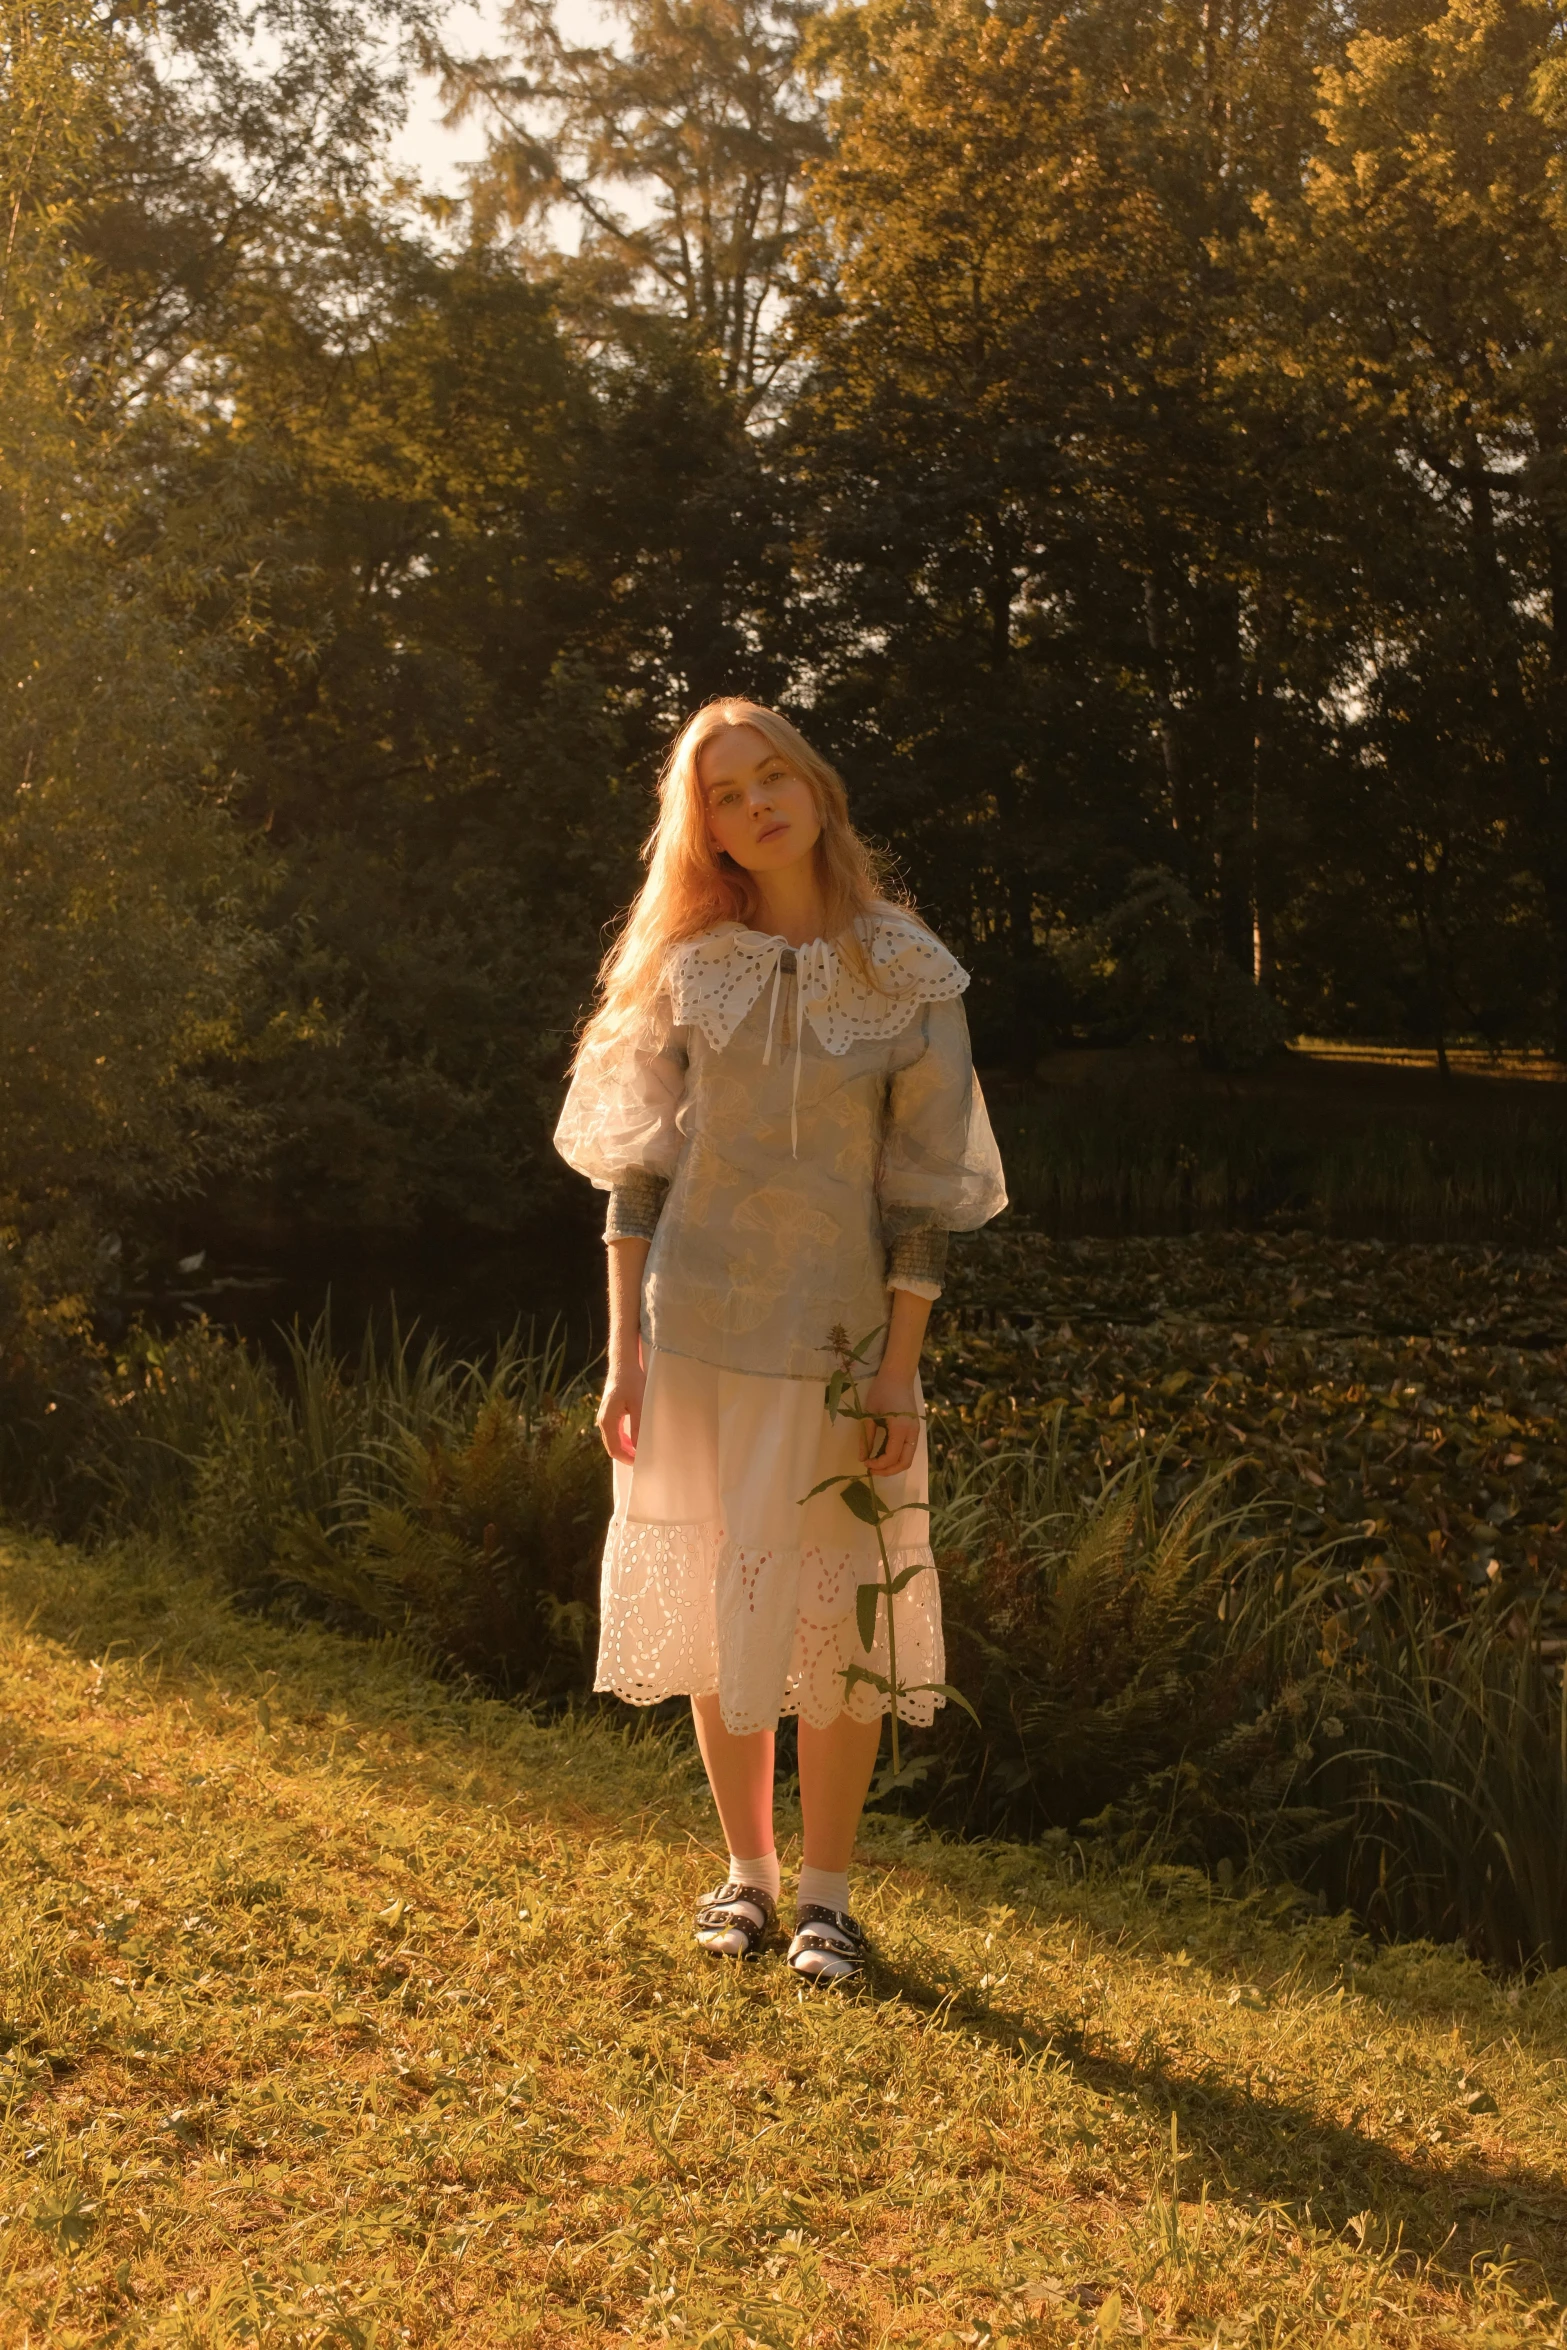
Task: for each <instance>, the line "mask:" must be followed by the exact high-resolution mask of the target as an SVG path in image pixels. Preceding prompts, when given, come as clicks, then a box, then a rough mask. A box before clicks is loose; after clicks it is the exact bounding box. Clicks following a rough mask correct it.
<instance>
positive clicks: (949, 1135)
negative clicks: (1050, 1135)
mask: <svg viewBox="0 0 1567 2350" xmlns="http://www.w3.org/2000/svg"><path fill="white" fill-rule="evenodd" d="M916 1033H917V1035H918V1037H919V1040H920V1044H921V1047H922V1049H921V1050H920V1051H919V1052H918V1053H917V1054H916V1056H915V1057H914V1058H913V1059H912V1060H910V1061H909V1062H908V1063H907V1064H906V1065H905V1066H904V1067H903V1068H901V1069H899V1070H898V1071H897V1072H896V1074H895V1075H894V1077H893V1078H892V1081H891V1088H890V1093H889V1098H888V1104H887V1128H886V1137H885V1140H884V1142H883V1146H882V1161H881V1173H880V1177H879V1180H878V1182H877V1193H878V1196H879V1198H880V1202H881V1213H882V1228H883V1231H884V1232H885V1234H886V1239H887V1279H888V1282H889V1285H890V1286H891V1287H893V1288H902V1289H913V1290H915V1291H917V1292H918V1293H919V1294H920V1295H921V1296H923V1297H935V1296H937V1295H939V1293H940V1288H941V1277H942V1272H943V1268H944V1265H945V1260H946V1235H947V1234H948V1233H949V1232H974V1231H977V1230H978V1228H979V1226H980V1225H981V1224H988V1223H989V1221H990V1219H991V1217H992V1216H998V1215H999V1214H1000V1213H1001V1210H1002V1209H1003V1208H1004V1207H1005V1206H1006V1204H1007V1193H1006V1184H1005V1181H1004V1179H1003V1176H1002V1172H1001V1154H1000V1152H999V1151H998V1150H997V1148H996V1138H995V1136H994V1135H993V1134H992V1133H991V1130H990V1119H989V1117H988V1115H987V1113H986V1110H985V1097H984V1095H983V1094H982V1093H981V1092H980V1089H979V1080H978V1078H977V1077H976V1076H975V1075H974V1062H973V1057H972V1054H971V1053H970V1050H969V1035H968V1022H967V1020H966V1019H965V1017H964V1013H963V1005H962V1002H961V1000H960V999H959V998H958V997H956V996H953V997H950V998H949V999H948V1000H947V1001H945V1002H943V1003H937V1004H926V1005H925V1007H924V1009H923V1010H922V1012H921V1013H920V1018H919V1024H918V1028H917V1032H916Z"/></svg>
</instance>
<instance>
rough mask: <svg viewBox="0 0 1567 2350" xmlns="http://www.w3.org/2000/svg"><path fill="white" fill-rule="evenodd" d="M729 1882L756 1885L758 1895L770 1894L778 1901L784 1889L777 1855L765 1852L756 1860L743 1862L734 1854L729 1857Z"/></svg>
mask: <svg viewBox="0 0 1567 2350" xmlns="http://www.w3.org/2000/svg"><path fill="white" fill-rule="evenodd" d="M729 1882H730V1884H731V1885H754V1886H755V1887H756V1890H757V1892H758V1893H770V1894H771V1895H772V1897H773V1899H774V1901H776V1900H777V1899H778V1895H779V1892H780V1891H781V1889H782V1888H781V1886H780V1882H779V1871H778V1855H777V1853H776V1852H764V1853H760V1854H759V1855H758V1856H757V1858H756V1859H754V1860H743V1859H741V1858H740V1857H739V1856H738V1855H737V1854H735V1853H733V1852H732V1853H731V1854H730V1855H729Z"/></svg>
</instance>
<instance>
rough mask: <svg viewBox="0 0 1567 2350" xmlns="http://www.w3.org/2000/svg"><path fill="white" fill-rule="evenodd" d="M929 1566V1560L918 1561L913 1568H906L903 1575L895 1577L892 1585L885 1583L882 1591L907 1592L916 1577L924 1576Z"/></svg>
mask: <svg viewBox="0 0 1567 2350" xmlns="http://www.w3.org/2000/svg"><path fill="white" fill-rule="evenodd" d="M929 1565H930V1561H929V1559H916V1560H915V1561H914V1564H913V1566H912V1567H905V1568H904V1569H903V1570H902V1572H901V1574H897V1575H894V1576H893V1578H892V1582H891V1584H890V1585H889V1584H885V1583H884V1584H883V1585H882V1589H883V1590H884V1591H886V1590H889V1589H890V1590H891V1591H893V1592H894V1593H897V1592H899V1591H907V1589H908V1587H909V1585H910V1584H911V1583H912V1582H913V1580H914V1578H915V1576H916V1575H923V1574H924V1572H925V1570H926V1568H927V1567H928V1566H929Z"/></svg>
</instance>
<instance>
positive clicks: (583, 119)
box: [447, 0, 822, 407]
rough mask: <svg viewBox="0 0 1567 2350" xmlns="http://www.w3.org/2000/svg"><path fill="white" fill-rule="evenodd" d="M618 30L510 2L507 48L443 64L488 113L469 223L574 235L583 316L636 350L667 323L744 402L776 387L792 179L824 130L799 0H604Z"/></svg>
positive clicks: (571, 276) (566, 269)
mask: <svg viewBox="0 0 1567 2350" xmlns="http://www.w3.org/2000/svg"><path fill="white" fill-rule="evenodd" d="M610 14H611V16H612V19H613V21H614V23H615V25H616V27H617V28H618V29H620V30H621V31H623V35H624V39H623V42H622V41H619V40H615V39H611V40H609V41H606V42H600V43H594V42H573V41H570V40H568V39H567V38H566V37H565V35H564V34H563V33H562V32H561V29H560V25H559V21H558V19H557V17H556V14H555V11H554V8H553V7H552V6H551V5H550V4H549V0H512V5H510V6H509V7H508V8H507V10H506V12H505V20H506V25H507V30H508V33H509V36H510V53H509V55H508V56H507V57H505V58H500V59H473V60H468V61H458V60H456V59H448V60H447V89H448V93H449V95H450V99H451V105H452V119H454V120H461V119H463V117H464V116H466V115H469V114H473V113H479V114H482V115H484V116H486V117H488V118H489V119H490V120H491V121H492V123H493V124H494V125H495V128H494V131H493V134H492V137H491V140H490V147H489V153H488V156H487V158H486V161H485V163H484V165H483V166H482V167H481V169H480V171H479V173H478V174H477V176H476V178H475V182H474V189H473V198H474V203H475V206H476V209H477V212H478V215H479V218H480V220H481V222H484V221H487V222H492V223H493V222H498V221H502V220H504V221H506V222H509V223H510V224H511V225H512V226H513V227H514V228H518V229H522V230H525V231H532V232H539V231H543V232H544V233H545V234H546V235H547V234H548V230H549V224H550V220H551V215H552V213H553V212H554V211H555V209H556V208H557V207H562V206H564V207H566V208H568V209H569V211H570V213H571V214H572V215H573V216H574V219H575V224H576V228H577V231H578V235H579V239H580V241H579V244H578V247H577V250H576V253H575V254H574V255H573V256H572V257H570V259H569V260H564V261H563V260H561V259H560V258H558V257H557V256H556V255H555V254H553V253H551V254H550V257H549V261H548V264H547V265H548V266H549V268H550V269H551V270H552V271H554V270H556V269H559V271H560V275H561V280H562V285H563V290H564V294H565V298H566V301H567V303H568V305H569V307H570V308H571V309H572V311H573V312H574V313H575V315H576V316H578V317H579V318H580V319H581V320H582V321H583V322H584V323H585V324H587V325H589V326H590V327H597V328H598V329H599V330H600V331H601V332H603V333H605V334H607V335H610V336H612V337H614V338H615V339H616V340H617V341H621V342H627V341H629V343H630V344H631V345H632V346H633V347H635V346H636V345H637V343H638V339H639V338H638V335H637V331H636V322H637V320H638V319H639V318H640V317H642V316H644V315H646V314H647V313H649V312H651V313H652V314H653V315H655V316H658V317H664V318H674V319H678V320H679V321H680V322H681V323H682V324H683V325H684V326H685V328H686V329H687V330H688V332H689V334H690V335H691V337H692V338H693V340H694V343H695V345H696V347H697V348H698V349H699V350H701V351H703V352H705V353H707V354H708V355H710V356H711V358H712V359H713V361H714V363H715V365H716V367H717V370H718V376H719V382H720V384H721V386H722V388H723V390H724V391H725V392H726V393H727V394H729V395H731V396H732V397H734V398H736V399H738V400H739V401H740V402H741V403H742V405H744V406H747V407H748V406H749V405H750V404H751V403H752V402H753V401H755V400H756V399H757V398H758V397H759V396H760V395H761V394H762V393H763V392H765V391H766V390H767V388H768V387H769V386H770V385H771V384H772V383H773V382H774V380H775V379H776V377H777V373H778V370H779V367H780V365H781V364H782V361H783V358H784V353H785V348H786V346H785V343H784V342H783V340H782V339H781V338H780V336H779V333H778V331H777V329H778V325H779V319H780V305H781V297H782V294H783V291H784V288H785V285H786V282H787V275H788V268H789V260H790V252H791V246H792V242H793V236H794V230H795V223H796V213H797V207H798V200H799V192H800V182H801V176H802V173H803V171H804V168H805V166H806V165H807V163H808V162H809V161H810V159H811V158H812V157H813V156H814V155H816V154H818V153H819V152H820V151H821V146H822V131H821V122H820V117H819V113H818V110H817V109H816V107H815V106H814V104H813V103H812V100H811V98H810V95H809V92H808V89H807V87H806V84H805V82H804V80H803V78H802V75H801V72H800V33H801V27H802V25H803V24H804V23H805V22H806V21H807V20H808V18H809V16H810V14H811V5H810V0H612V5H611V9H610Z"/></svg>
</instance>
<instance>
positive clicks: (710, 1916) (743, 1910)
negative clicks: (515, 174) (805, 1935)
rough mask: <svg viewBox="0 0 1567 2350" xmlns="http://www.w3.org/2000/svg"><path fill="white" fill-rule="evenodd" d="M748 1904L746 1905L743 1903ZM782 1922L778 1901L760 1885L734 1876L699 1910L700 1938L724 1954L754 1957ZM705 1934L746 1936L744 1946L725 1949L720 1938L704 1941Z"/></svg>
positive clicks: (705, 1944) (728, 1956)
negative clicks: (738, 1881)
mask: <svg viewBox="0 0 1567 2350" xmlns="http://www.w3.org/2000/svg"><path fill="white" fill-rule="evenodd" d="M742 1904H744V1906H743V1907H742V1906H741V1905H742ZM752 1910H759V1911H760V1912H761V1916H760V1918H759V1919H758V1918H754V1917H752V1916H751V1914H750V1913H751V1911H752ZM777 1922H778V1904H777V1902H776V1901H774V1899H773V1897H772V1895H771V1894H770V1893H767V1892H764V1891H763V1889H762V1887H761V1886H760V1885H739V1884H736V1883H735V1882H734V1881H733V1880H732V1879H731V1880H730V1882H729V1883H728V1884H725V1885H720V1886H719V1888H718V1891H717V1892H716V1893H710V1894H709V1895H708V1897H707V1899H706V1900H705V1901H704V1902H703V1903H702V1904H701V1906H700V1907H699V1908H698V1910H697V1913H696V1933H697V1940H698V1942H699V1943H700V1944H701V1947H702V1948H703V1949H704V1950H707V1949H711V1950H713V1951H714V1953H715V1955H716V1956H718V1957H722V1958H754V1957H755V1956H756V1954H757V1952H758V1951H759V1950H760V1949H761V1947H762V1944H763V1943H764V1942H765V1941H766V1940H767V1937H768V1935H769V1934H770V1933H771V1932H772V1930H773V1928H774V1926H775V1925H776V1924H777ZM704 1934H712V1935H714V1936H715V1937H716V1936H718V1935H724V1936H728V1935H730V1934H740V1935H742V1936H743V1937H744V1941H745V1947H744V1949H743V1950H721V1949H719V1948H718V1947H717V1944H716V1942H714V1943H707V1942H702V1936H703V1935H704Z"/></svg>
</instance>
